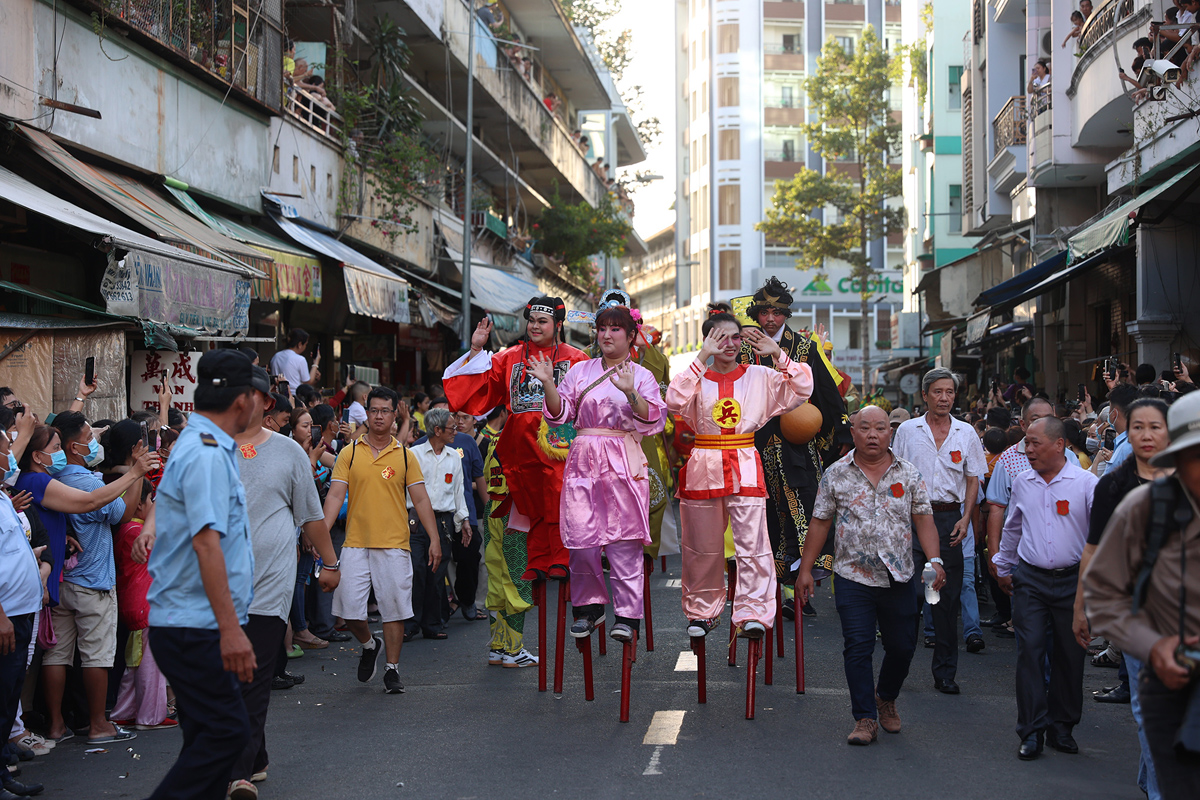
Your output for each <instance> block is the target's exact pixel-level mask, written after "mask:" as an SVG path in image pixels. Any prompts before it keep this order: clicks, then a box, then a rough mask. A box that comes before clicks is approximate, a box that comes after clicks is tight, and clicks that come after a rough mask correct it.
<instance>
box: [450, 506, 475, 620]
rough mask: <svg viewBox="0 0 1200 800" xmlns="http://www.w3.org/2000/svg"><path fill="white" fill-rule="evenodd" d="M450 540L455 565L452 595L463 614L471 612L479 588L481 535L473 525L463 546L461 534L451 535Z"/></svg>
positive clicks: (473, 609)
mask: <svg viewBox="0 0 1200 800" xmlns="http://www.w3.org/2000/svg"><path fill="white" fill-rule="evenodd" d="M450 541H451V542H452V543H453V547H452V548H451V550H452V552H453V554H454V563H455V565H456V567H457V569H456V574H455V576H454V597H455V598H457V600H458V607H459V609H460V610H461V611H462V612H463V614H464V615H465V614H467V613H473V612H474V611H475V592H476V591H478V589H479V547H480V545H482V544H483V537H482V536H480V535H479V529H478V528H476V527H474V526H473V527H472V528H471V543H470V544H468V545H465V546H464V545H463V543H462V537H461V536H452V537H451V539H450Z"/></svg>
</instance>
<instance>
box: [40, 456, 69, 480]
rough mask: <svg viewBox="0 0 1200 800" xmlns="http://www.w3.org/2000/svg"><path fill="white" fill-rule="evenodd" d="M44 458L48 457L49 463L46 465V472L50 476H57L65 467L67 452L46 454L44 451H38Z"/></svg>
mask: <svg viewBox="0 0 1200 800" xmlns="http://www.w3.org/2000/svg"><path fill="white" fill-rule="evenodd" d="M40 452H41V453H42V455H44V456H47V455H48V456H50V463H49V464H48V465H46V472H48V473H49V474H51V475H57V474H58V473H60V472H62V471H63V469H64V468H66V466H67V452H66V451H65V450H59V451H58V452H57V453H53V454H51V453H47V452H45V451H44V450H43V451H40Z"/></svg>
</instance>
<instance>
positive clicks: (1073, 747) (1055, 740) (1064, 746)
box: [1046, 731, 1079, 755]
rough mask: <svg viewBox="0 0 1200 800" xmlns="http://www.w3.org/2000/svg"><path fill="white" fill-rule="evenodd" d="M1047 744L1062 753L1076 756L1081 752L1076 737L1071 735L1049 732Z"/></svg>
mask: <svg viewBox="0 0 1200 800" xmlns="http://www.w3.org/2000/svg"><path fill="white" fill-rule="evenodd" d="M1046 744H1048V745H1050V746H1051V747H1053V748H1054V749H1055V750H1057V751H1058V752H1060V753H1069V754H1070V755H1075V754H1076V753H1078V752H1079V745H1078V744H1077V743H1076V742H1075V737H1074V736H1072V735H1071V734H1069V733H1063V734H1057V733H1052V732H1050V731H1047V732H1046Z"/></svg>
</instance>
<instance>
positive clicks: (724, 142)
mask: <svg viewBox="0 0 1200 800" xmlns="http://www.w3.org/2000/svg"><path fill="white" fill-rule="evenodd" d="M717 156H718V157H719V158H720V159H721V160H722V161H737V160H738V159H739V158H741V157H742V147H741V137H740V134H739V131H738V129H737V128H734V129H732V130H723V131H717Z"/></svg>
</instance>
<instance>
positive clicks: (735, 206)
mask: <svg viewBox="0 0 1200 800" xmlns="http://www.w3.org/2000/svg"><path fill="white" fill-rule="evenodd" d="M741 222H742V190H741V186H740V185H739V184H736V183H733V184H726V185H725V186H718V187H717V224H718V225H739V224H741Z"/></svg>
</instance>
